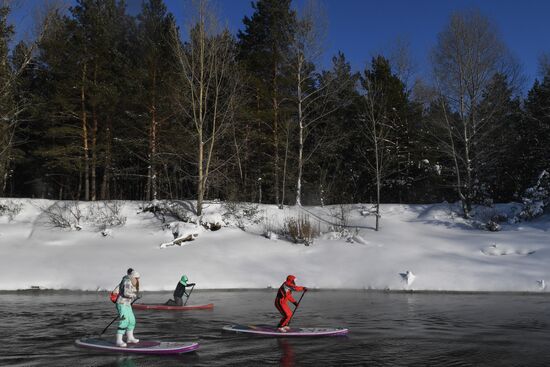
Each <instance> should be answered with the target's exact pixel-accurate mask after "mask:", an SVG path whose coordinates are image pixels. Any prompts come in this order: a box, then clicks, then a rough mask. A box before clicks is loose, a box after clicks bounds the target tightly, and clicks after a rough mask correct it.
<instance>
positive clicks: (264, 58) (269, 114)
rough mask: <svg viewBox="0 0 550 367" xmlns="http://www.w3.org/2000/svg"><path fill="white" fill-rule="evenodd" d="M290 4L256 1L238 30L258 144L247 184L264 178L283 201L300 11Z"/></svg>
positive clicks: (275, 198) (254, 139) (277, 0)
mask: <svg viewBox="0 0 550 367" xmlns="http://www.w3.org/2000/svg"><path fill="white" fill-rule="evenodd" d="M290 4H291V1H290V0H258V1H257V2H256V3H253V4H252V7H253V9H254V13H253V14H252V16H251V17H245V18H244V19H243V24H244V30H243V31H239V32H238V34H237V38H238V40H239V59H240V60H241V61H242V63H243V64H244V67H245V69H246V71H247V72H248V75H249V83H250V89H249V91H248V100H249V101H250V103H249V104H248V106H247V108H248V110H249V111H250V112H248V113H247V115H248V116H249V117H250V120H249V121H247V123H249V124H251V126H250V130H252V131H251V133H250V135H249V136H250V140H249V142H248V144H249V147H254V148H253V149H251V152H250V154H249V156H248V159H247V161H248V162H249V163H250V164H251V165H252V167H248V168H247V171H248V172H249V173H248V181H249V182H250V183H248V184H247V186H248V187H251V188H252V189H254V187H255V186H256V182H257V179H258V178H263V180H262V182H264V183H267V184H268V185H269V189H270V190H269V193H270V196H269V197H268V200H271V201H274V202H275V203H276V204H282V203H281V190H282V189H283V188H282V187H281V182H280V179H281V152H280V150H281V148H282V146H283V144H282V139H281V133H282V132H283V131H282V130H283V129H282V125H283V122H284V121H286V120H287V119H288V111H287V108H288V100H289V97H290V96H291V95H292V92H291V88H292V86H291V84H290V83H291V82H290V80H289V76H288V74H289V73H288V67H289V65H288V60H289V59H290V58H289V48H290V45H291V43H292V40H293V34H294V30H295V26H296V14H295V12H294V11H293V10H292V9H291V7H290ZM247 128H248V127H245V129H247ZM249 147H244V149H246V150H248V149H249ZM266 158H269V159H266ZM269 161H271V162H269ZM266 163H269V164H268V165H266ZM270 166H271V167H270Z"/></svg>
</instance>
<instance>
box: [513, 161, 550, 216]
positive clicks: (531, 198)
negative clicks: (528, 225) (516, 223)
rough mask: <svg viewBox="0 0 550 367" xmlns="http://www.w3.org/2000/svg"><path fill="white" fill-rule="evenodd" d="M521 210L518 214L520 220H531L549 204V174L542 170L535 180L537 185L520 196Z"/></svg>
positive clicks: (540, 213) (539, 214)
mask: <svg viewBox="0 0 550 367" xmlns="http://www.w3.org/2000/svg"><path fill="white" fill-rule="evenodd" d="M521 199H522V202H523V210H522V211H521V213H520V214H519V216H520V218H521V219H526V220H529V219H533V218H536V217H538V216H541V215H542V214H543V213H544V209H545V208H546V207H547V206H549V204H550V173H548V171H546V170H544V171H542V172H541V174H540V175H539V177H538V179H537V183H536V184H535V185H534V186H533V187H530V188H528V189H527V190H525V193H524V194H523V196H522V198H521Z"/></svg>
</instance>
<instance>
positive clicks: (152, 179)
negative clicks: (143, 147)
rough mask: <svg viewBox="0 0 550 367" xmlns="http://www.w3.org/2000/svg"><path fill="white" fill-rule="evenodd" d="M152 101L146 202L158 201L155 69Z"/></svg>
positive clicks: (154, 72)
mask: <svg viewBox="0 0 550 367" xmlns="http://www.w3.org/2000/svg"><path fill="white" fill-rule="evenodd" d="M152 74H153V75H152V79H153V83H152V91H151V93H152V100H151V105H150V107H149V113H150V114H151V127H150V129H149V154H148V158H149V166H148V172H147V188H146V189H145V197H146V200H151V199H153V200H157V170H156V155H157V134H158V132H157V130H158V121H157V106H156V83H157V70H156V68H154V70H153V72H152Z"/></svg>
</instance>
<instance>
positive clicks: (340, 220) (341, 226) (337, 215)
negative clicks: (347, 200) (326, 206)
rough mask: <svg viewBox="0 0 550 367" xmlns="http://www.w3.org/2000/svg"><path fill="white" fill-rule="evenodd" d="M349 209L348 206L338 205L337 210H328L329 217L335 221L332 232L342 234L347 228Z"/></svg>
mask: <svg viewBox="0 0 550 367" xmlns="http://www.w3.org/2000/svg"><path fill="white" fill-rule="evenodd" d="M350 213H351V207H350V206H349V205H344V204H340V205H339V206H338V207H337V208H334V209H331V210H330V215H331V216H332V217H333V218H334V219H335V220H336V228H334V229H333V230H334V231H340V232H343V231H344V230H345V229H346V228H348V227H349V225H348V224H349V216H350Z"/></svg>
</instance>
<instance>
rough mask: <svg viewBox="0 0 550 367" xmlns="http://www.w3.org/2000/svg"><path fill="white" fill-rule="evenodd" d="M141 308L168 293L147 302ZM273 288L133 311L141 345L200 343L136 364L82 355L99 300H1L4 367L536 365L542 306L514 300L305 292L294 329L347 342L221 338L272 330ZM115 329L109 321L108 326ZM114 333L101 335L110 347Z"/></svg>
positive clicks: (548, 322)
mask: <svg viewBox="0 0 550 367" xmlns="http://www.w3.org/2000/svg"><path fill="white" fill-rule="evenodd" d="M144 296H145V298H144V302H146V303H155V302H161V301H164V300H165V298H166V297H167V296H169V294H168V293H147V294H145V295H144ZM274 296H275V295H274V291H267V290H266V291H239V292H237V291H232V292H194V293H193V298H192V302H191V303H195V304H198V303H208V302H213V303H214V304H215V308H214V310H202V311H188V312H166V311H164V312H163V311H136V318H137V327H136V330H135V334H136V336H137V337H138V338H140V339H155V340H174V341H198V342H199V343H200V349H199V351H198V352H196V353H191V354H184V355H180V356H172V357H161V356H140V355H132V356H128V355H124V354H112V353H102V352H97V351H89V350H84V349H79V348H77V347H75V346H74V344H73V343H74V340H75V339H77V338H80V337H83V336H86V335H97V334H98V333H100V332H101V331H102V330H103V328H104V327H105V326H106V325H107V324H108V323H109V321H111V320H112V318H113V317H114V316H115V315H116V314H115V312H116V311H115V309H114V307H113V304H112V303H110V301H109V300H108V299H107V296H106V295H105V294H95V293H79V292H74V293H67V292H53V293H50V292H37V293H0V331H1V332H0V346H2V347H1V348H0V365H1V366H116V367H141V366H162V367H166V366H263V365H273V366H277V365H280V366H341V365H347V366H355V365H373V366H417V365H421V366H426V365H428V366H479V365H483V366H537V365H539V366H544V365H548V361H549V360H550V348H548V345H549V344H550V313H549V312H548V311H547V309H548V303H549V301H550V298H548V297H547V296H545V295H515V294H508V295H503V294H494V295H490V294H424V293H422V294H418V293H414V294H412V293H383V292H352V291H349V292H348V291H342V292H336V293H335V292H328V291H323V292H308V294H307V296H306V297H304V299H303V301H302V303H301V305H300V312H299V313H297V314H296V318H295V319H293V323H294V326H304V327H306V326H319V327H323V326H325V327H347V328H349V329H350V334H349V337H336V338H334V337H332V338H330V337H329V338H305V339H302V338H294V339H293V338H268V337H253V336H247V335H238V334H231V333H222V332H221V329H222V327H223V326H225V325H227V324H233V323H245V324H246V323H250V324H251V323H255V324H259V323H273V324H276V323H277V321H278V319H279V314H278V312H277V310H275V308H274V307H273V298H274ZM115 325H116V323H115ZM115 331H116V327H114V326H112V327H111V328H110V329H109V330H107V332H106V333H105V337H110V338H114V333H115Z"/></svg>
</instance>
